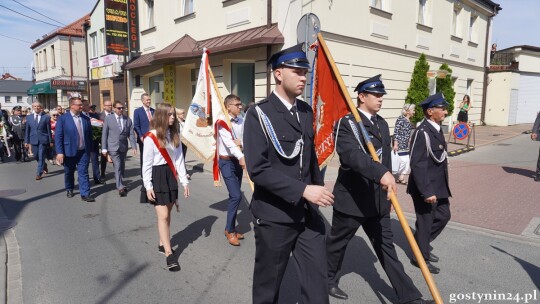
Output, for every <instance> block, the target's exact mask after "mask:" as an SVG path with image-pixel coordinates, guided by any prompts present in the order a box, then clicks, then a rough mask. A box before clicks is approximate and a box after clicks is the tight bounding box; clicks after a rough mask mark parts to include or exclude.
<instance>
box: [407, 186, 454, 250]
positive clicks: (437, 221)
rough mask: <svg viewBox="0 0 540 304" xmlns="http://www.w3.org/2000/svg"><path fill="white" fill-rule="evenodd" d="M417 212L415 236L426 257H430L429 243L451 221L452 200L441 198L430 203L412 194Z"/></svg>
mask: <svg viewBox="0 0 540 304" xmlns="http://www.w3.org/2000/svg"><path fill="white" fill-rule="evenodd" d="M412 199H413V203H414V210H415V213H416V224H415V226H416V232H415V233H414V237H415V238H416V242H417V243H418V247H420V251H421V252H422V255H423V256H424V259H425V260H427V259H428V258H429V253H430V252H431V249H430V248H431V247H430V245H429V243H431V242H432V241H433V240H435V239H436V238H437V237H438V236H439V234H441V232H442V231H443V229H444V227H446V224H448V221H450V217H451V214H450V201H449V200H448V198H440V199H438V200H437V203H435V204H428V203H426V202H425V201H424V199H423V198H422V197H421V196H416V195H413V196H412Z"/></svg>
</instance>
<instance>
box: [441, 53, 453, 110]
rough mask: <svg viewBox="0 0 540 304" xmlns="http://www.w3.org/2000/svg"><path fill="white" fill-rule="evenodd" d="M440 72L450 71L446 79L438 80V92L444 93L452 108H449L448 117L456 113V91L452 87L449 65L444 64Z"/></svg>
mask: <svg viewBox="0 0 540 304" xmlns="http://www.w3.org/2000/svg"><path fill="white" fill-rule="evenodd" d="M439 70H445V71H448V75H446V77H445V78H437V92H442V93H443V95H444V98H445V99H446V101H448V103H449V104H450V106H448V116H451V115H452V112H454V97H455V96H456V91H454V86H453V85H452V69H451V68H450V67H449V66H448V64H446V63H443V64H442V65H441V67H440V68H439Z"/></svg>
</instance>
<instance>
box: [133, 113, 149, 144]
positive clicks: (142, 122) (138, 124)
mask: <svg viewBox="0 0 540 304" xmlns="http://www.w3.org/2000/svg"><path fill="white" fill-rule="evenodd" d="M150 112H151V113H152V116H153V115H154V109H152V108H150ZM133 127H134V128H135V132H137V142H140V141H141V137H142V136H144V134H146V132H148V131H150V121H149V120H148V115H146V111H145V110H144V107H140V108H137V109H135V111H134V112H133Z"/></svg>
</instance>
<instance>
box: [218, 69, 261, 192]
mask: <svg viewBox="0 0 540 304" xmlns="http://www.w3.org/2000/svg"><path fill="white" fill-rule="evenodd" d="M208 76H209V77H210V79H212V84H213V86H214V90H216V94H217V96H218V98H219V104H220V105H221V109H222V110H223V114H225V122H226V123H227V125H228V126H229V128H231V130H232V125H231V118H230V117H229V111H227V109H226V108H225V104H224V103H223V98H221V93H220V92H219V89H218V86H217V83H216V79H215V78H214V73H212V69H210V67H208ZM207 94H210V92H208V93H207ZM245 171H246V176H247V179H248V182H249V187H251V192H253V191H254V189H255V186H254V185H253V182H252V181H251V178H249V174H248V173H247V170H245Z"/></svg>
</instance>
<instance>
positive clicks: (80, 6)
mask: <svg viewBox="0 0 540 304" xmlns="http://www.w3.org/2000/svg"><path fill="white" fill-rule="evenodd" d="M15 1H17V2H20V3H22V4H24V5H26V6H28V7H30V8H32V9H33V10H35V11H38V12H40V13H41V14H43V15H45V16H48V17H51V18H52V19H55V20H57V21H59V22H61V23H64V24H69V23H71V22H73V21H75V20H77V19H78V18H80V17H82V16H84V15H85V14H87V13H89V12H90V11H91V10H92V8H93V7H94V5H95V3H96V1H95V0H15ZM15 1H14V0H1V1H0V5H2V6H5V7H7V8H10V9H12V10H15V11H17V12H20V13H23V14H25V15H28V16H31V17H34V18H37V19H40V20H43V21H46V22H49V23H53V24H57V23H56V22H55V21H52V20H50V19H47V18H46V17H43V16H40V15H39V14H37V13H35V12H33V11H31V10H29V9H27V8H25V7H23V6H21V5H20V4H18V3H17V2H15ZM163 1H171V0H163ZM204 1H210V0H204ZM319 1H323V0H319ZM342 1H343V0H342ZM396 1H403V0H396ZM435 1H443V0H435ZM494 1H495V2H496V3H499V4H500V5H501V6H502V8H503V9H502V11H500V13H499V15H497V16H496V17H495V18H494V21H493V39H492V43H497V45H498V49H499V50H501V49H503V48H507V47H511V46H514V45H522V44H527V45H533V46H539V47H540V34H539V33H538V32H539V31H540V16H539V13H540V0H494ZM5 7H1V6H0V45H1V46H2V52H1V53H0V54H1V55H0V73H2V74H3V73H5V72H9V73H11V74H12V75H15V76H16V77H21V78H23V79H26V80H30V79H31V77H32V74H31V69H30V66H31V62H32V51H31V50H30V45H31V44H32V42H35V41H36V39H38V38H40V37H41V36H43V35H45V34H47V33H50V32H51V31H53V30H55V27H54V26H51V25H47V24H44V23H41V22H38V21H35V20H32V19H29V18H26V17H23V16H21V15H18V14H16V13H14V12H12V11H9V10H8V9H6V8H5ZM5 36H9V37H12V38H7V37H5ZM13 38H16V39H13ZM17 39H19V40H17ZM20 40H23V41H20Z"/></svg>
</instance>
